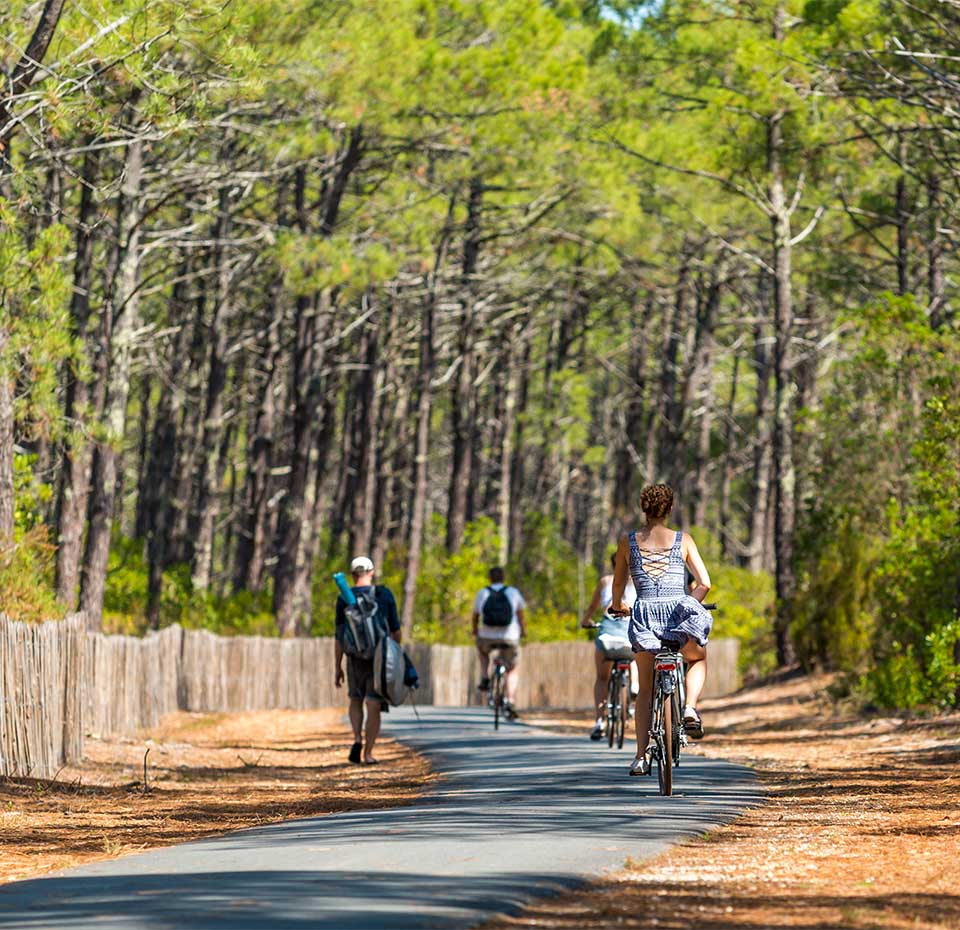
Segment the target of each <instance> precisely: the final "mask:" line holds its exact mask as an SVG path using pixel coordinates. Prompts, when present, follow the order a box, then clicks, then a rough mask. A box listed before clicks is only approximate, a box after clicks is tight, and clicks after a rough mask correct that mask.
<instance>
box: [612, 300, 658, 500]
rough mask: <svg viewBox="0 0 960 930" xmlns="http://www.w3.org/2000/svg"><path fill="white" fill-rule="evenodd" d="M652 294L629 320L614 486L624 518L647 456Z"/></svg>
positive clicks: (615, 498)
mask: <svg viewBox="0 0 960 930" xmlns="http://www.w3.org/2000/svg"><path fill="white" fill-rule="evenodd" d="M651 304H652V297H651V298H648V304H647V307H646V309H645V311H644V312H640V313H637V312H636V311H634V313H633V314H632V316H634V317H636V318H634V319H631V320H630V321H629V325H628V329H629V331H630V358H629V359H628V362H627V377H628V379H629V384H628V386H627V387H626V389H625V395H626V396H625V397H624V398H623V400H622V401H621V403H620V405H619V406H620V408H621V410H622V412H623V425H622V435H621V436H619V437H618V447H617V452H616V464H615V466H614V474H615V478H614V487H613V499H612V501H611V505H612V514H611V515H612V516H614V517H616V518H625V517H626V516H627V514H628V512H629V511H630V510H631V508H633V507H634V506H635V501H636V494H637V490H638V488H637V485H638V483H639V482H638V481H637V477H638V473H640V471H641V469H642V468H644V458H643V457H641V454H640V450H641V449H642V448H645V446H646V443H647V442H648V441H649V437H648V436H646V435H645V432H646V430H645V429H644V424H645V422H646V413H647V411H646V405H645V394H646V390H647V384H646V381H647V330H648V328H649V326H650V323H651V319H652V315H653V313H652V308H651ZM647 477H648V475H647V474H646V473H644V474H641V475H640V478H641V480H643V479H646V478H647Z"/></svg>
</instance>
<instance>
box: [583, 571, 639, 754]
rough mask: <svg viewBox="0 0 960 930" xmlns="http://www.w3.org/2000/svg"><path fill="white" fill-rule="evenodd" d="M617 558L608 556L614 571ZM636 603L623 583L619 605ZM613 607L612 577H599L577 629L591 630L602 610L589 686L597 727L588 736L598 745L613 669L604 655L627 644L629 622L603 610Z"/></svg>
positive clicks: (629, 582) (630, 587) (631, 584)
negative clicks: (621, 602) (591, 679)
mask: <svg viewBox="0 0 960 930" xmlns="http://www.w3.org/2000/svg"><path fill="white" fill-rule="evenodd" d="M616 566H617V554H616V553H614V554H613V555H611V556H610V567H611V568H616ZM636 599H637V592H636V591H634V590H633V582H632V581H628V582H627V588H626V591H624V594H623V603H624V604H625V606H627V607H633V602H634V601H635V600H636ZM612 603H613V573H612V572H611V573H610V574H609V575H602V576H601V577H600V580H599V581H598V582H597V587H596V588H595V590H594V592H593V597H592V598H591V599H590V603H589V605H588V606H587V609H586V612H585V613H584V615H583V619H582V620H581V621H580V626H582V627H583V628H584V629H585V630H592V629H593V628H594V623H593V615H594V614H595V613H596V612H597V608H601V609H602V610H603V617H602V619H601V620H600V626H599V628H598V629H597V638H596V645H597V648H596V649H595V650H594V663H595V665H596V673H597V674H596V678H595V680H594V684H593V698H594V702H595V704H596V706H597V723H596V726H594V728H593V730H592V731H591V732H590V739H592V740H593V741H594V742H598V741H599V740H602V739H603V714H604V708H605V707H606V704H607V689H608V688H609V687H610V672H611V671H612V669H613V659H612V658H609V657H608V651H609V650H610V649H611V648H616V646H617V645H619V643H624V644H626V643H628V642H629V641H630V637H629V634H628V632H627V627H628V626H629V620H628V618H627V617H614V616H612V615H611V614H610V613H608V611H607V608H608V607H609V606H610V605H611V604H612Z"/></svg>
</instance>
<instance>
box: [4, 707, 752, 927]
mask: <svg viewBox="0 0 960 930" xmlns="http://www.w3.org/2000/svg"><path fill="white" fill-rule="evenodd" d="M420 717H421V719H420V720H419V721H418V720H417V719H416V718H415V717H414V715H413V714H412V712H411V711H410V710H409V709H407V708H403V709H401V710H400V711H393V712H391V714H390V715H389V717H387V718H386V731H387V732H388V733H389V734H390V735H391V736H394V737H397V738H399V739H401V740H403V741H404V742H405V743H407V744H408V745H410V746H413V747H414V748H415V749H418V750H420V751H422V752H424V753H426V754H427V755H428V756H429V757H430V760H431V762H432V764H433V765H434V767H435V769H436V770H437V771H439V772H441V773H442V774H443V778H442V779H440V780H439V782H438V784H437V785H436V787H435V790H433V791H432V793H431V794H430V795H429V797H428V798H426V799H424V800H422V801H420V802H418V803H417V804H415V805H412V806H410V807H403V808H397V809H394V810H388V811H363V812H355V813H346V814H334V815H329V816H325V817H315V818H310V819H305V820H294V821H288V822H286V823H280V824H274V825H271V826H268V827H260V828H256V829H251V830H243V831H240V832H235V833H231V834H228V835H226V836H223V837H218V838H214V839H208V840H201V841H199V842H193V843H186V844H184V845H181V846H173V847H168V848H166V849H159V850H154V851H151V852H146V853H142V854H139V855H134V856H127V857H125V858H122V859H117V860H113V861H109V862H102V863H97V864H94V865H90V866H85V867H82V868H77V869H71V870H68V871H65V872H62V873H59V874H57V875H55V876H51V877H47V878H42V879H35V880H32V881H25V882H17V883H15V884H11V885H6V886H0V927H2V928H14V927H16V928H41V927H42V928H54V927H55V928H58V930H69V928H78V927H83V928H93V927H96V928H108V930H119V928H122V930H133V928H136V930H168V928H169V930H172V928H177V930H225V928H230V930H307V928H311V930H313V928H323V930H334V928H335V930H400V928H465V927H472V926H475V925H476V924H478V923H481V922H482V921H483V920H484V919H485V918H488V917H490V916H491V915H493V914H496V913H503V912H505V911H512V910H516V909H519V908H520V907H522V906H523V904H525V903H526V902H528V901H530V900H532V899H534V898H536V897H540V896H543V895H546V894H550V893H551V892H555V891H558V890H560V889H562V888H567V887H571V886H574V885H577V884H579V883H581V882H582V881H583V880H584V879H588V878H591V877H595V876H597V875H598V874H600V873H601V872H603V871H604V870H609V869H617V868H619V867H622V866H623V864H624V860H625V859H626V858H627V857H628V856H630V857H632V858H634V859H637V858H642V857H645V856H651V855H654V854H656V853H659V852H661V851H662V850H663V849H665V848H666V847H667V846H668V845H669V844H670V843H671V842H673V841H676V840H677V839H679V838H681V837H684V836H690V835H694V834H699V833H703V832H705V831H707V830H709V829H711V828H713V827H715V826H717V825H719V824H720V823H723V822H725V821H728V820H730V819H731V818H733V817H735V816H736V815H737V814H738V813H739V812H741V811H742V810H743V809H744V808H746V807H748V806H750V805H751V804H753V803H756V802H757V801H759V789H758V786H757V782H756V780H755V778H754V776H753V775H752V774H751V772H750V771H749V770H748V769H745V768H743V767H741V766H736V765H732V764H729V763H725V762H718V761H715V760H709V759H702V758H698V757H694V756H690V755H687V756H685V757H684V759H683V764H682V766H681V767H680V769H678V770H677V772H676V779H675V782H676V784H675V787H676V790H677V791H678V794H677V795H675V796H674V797H672V798H661V797H659V796H658V795H657V786H656V779H655V778H628V777H627V776H626V770H627V766H628V763H629V760H630V758H631V753H630V752H629V751H628V748H627V747H624V749H623V750H621V751H616V750H610V749H607V748H606V746H605V745H601V746H598V745H597V744H595V743H590V742H589V741H588V740H586V739H585V738H583V737H571V736H562V735H558V734H554V733H547V732H544V731H542V730H537V729H532V728H528V727H523V726H518V725H506V726H503V727H501V729H500V731H499V732H498V733H495V732H494V730H493V725H492V717H491V715H490V713H489V711H488V710H486V709H484V708H421V709H420Z"/></svg>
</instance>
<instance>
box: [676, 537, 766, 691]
mask: <svg viewBox="0 0 960 930" xmlns="http://www.w3.org/2000/svg"><path fill="white" fill-rule="evenodd" d="M691 535H692V536H693V538H694V539H695V540H696V542H697V548H698V549H699V550H700V554H701V556H703V560H704V563H705V564H706V566H707V571H708V572H709V573H710V583H711V585H712V587H711V588H710V594H709V595H708V596H707V600H708V601H710V602H715V603H716V604H717V612H716V616H715V618H714V624H713V632H712V634H711V635H712V636H713V637H715V638H719V637H725V636H730V637H733V638H734V639H736V640H738V641H739V642H740V659H739V669H740V673H741V675H743V676H744V678H746V679H751V678H756V677H759V676H763V675H766V674H769V673H770V672H772V671H773V670H774V669H775V668H776V665H777V659H776V651H775V646H774V638H773V610H774V602H775V597H774V584H773V577H772V576H771V575H770V574H769V573H768V572H751V571H749V570H748V569H746V568H741V567H739V566H737V565H731V564H729V563H727V562H724V561H723V557H722V555H721V549H720V543H719V541H718V540H717V539H716V538H715V537H714V536H713V535H711V534H710V533H709V532H707V531H706V530H703V529H698V528H694V529H693V530H692V533H691Z"/></svg>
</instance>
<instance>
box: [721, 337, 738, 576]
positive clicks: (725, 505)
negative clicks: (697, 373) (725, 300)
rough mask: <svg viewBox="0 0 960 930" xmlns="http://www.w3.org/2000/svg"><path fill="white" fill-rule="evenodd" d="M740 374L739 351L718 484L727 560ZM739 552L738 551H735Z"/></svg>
mask: <svg viewBox="0 0 960 930" xmlns="http://www.w3.org/2000/svg"><path fill="white" fill-rule="evenodd" d="M739 375H740V353H739V352H737V351H735V352H734V356H733V373H732V375H731V376H730V397H729V399H728V401H727V409H726V417H725V421H724V424H723V477H722V479H721V484H720V547H721V551H722V553H723V557H724V558H725V559H727V560H728V561H730V560H731V557H732V556H733V555H734V550H733V546H732V545H731V543H732V541H733V540H735V539H736V535H735V533H734V530H733V526H732V522H733V521H732V518H731V514H730V490H731V487H732V486H733V475H734V468H735V462H736V459H735V456H734V431H735V427H736V410H737V380H738V378H739ZM737 554H739V552H738V553H737Z"/></svg>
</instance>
